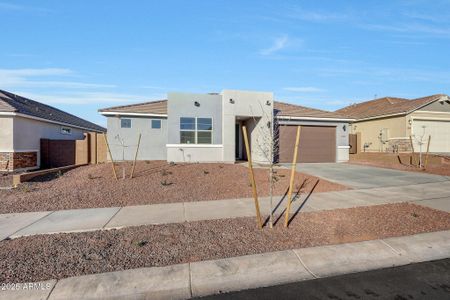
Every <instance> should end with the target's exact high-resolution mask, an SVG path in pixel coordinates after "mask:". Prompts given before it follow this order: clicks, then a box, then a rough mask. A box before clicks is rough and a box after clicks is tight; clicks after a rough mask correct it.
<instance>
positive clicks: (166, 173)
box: [161, 170, 172, 176]
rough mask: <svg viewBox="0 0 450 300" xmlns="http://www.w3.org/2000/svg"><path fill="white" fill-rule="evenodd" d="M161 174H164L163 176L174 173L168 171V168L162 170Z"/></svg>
mask: <svg viewBox="0 0 450 300" xmlns="http://www.w3.org/2000/svg"><path fill="white" fill-rule="evenodd" d="M161 175H162V176H167V175H172V172H170V171H167V170H162V171H161Z"/></svg>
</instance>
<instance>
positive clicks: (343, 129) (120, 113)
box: [99, 90, 351, 163]
mask: <svg viewBox="0 0 450 300" xmlns="http://www.w3.org/2000/svg"><path fill="white" fill-rule="evenodd" d="M273 98H274V97H273V93H270V92H249V91H237V90H224V91H222V92H221V93H210V94H192V93H169V94H168V97H167V100H159V101H152V102H146V103H140V104H133V105H125V106H117V107H110V108H105V109H101V110H99V112H100V113H101V114H102V115H104V116H106V117H107V127H108V134H107V136H108V141H109V144H110V149H111V153H112V156H113V159H114V160H132V159H133V158H134V155H135V152H136V148H137V143H138V137H139V134H141V136H142V139H141V144H140V148H139V153H138V159H139V160H167V161H169V162H227V163H233V162H235V161H237V160H245V159H246V154H245V148H244V147H245V146H244V141H243V135H242V126H244V125H245V126H246V128H247V131H248V136H249V140H250V144H251V154H252V159H253V161H255V162H257V163H267V162H269V161H270V160H272V158H271V155H272V157H273V159H275V160H276V161H278V162H290V161H292V153H293V150H294V146H295V135H296V125H301V126H302V131H301V138H300V145H299V150H300V151H299V159H298V161H299V162H344V161H347V160H348V158H349V150H348V149H349V145H348V127H349V121H351V120H350V119H349V118H347V117H344V116H342V115H341V114H339V113H333V112H327V111H323V110H318V109H312V108H307V107H303V106H298V105H293V104H287V103H281V102H277V101H274V99H273ZM272 128H273V129H274V130H272ZM272 146H273V148H272ZM271 148H272V149H274V151H272V154H271Z"/></svg>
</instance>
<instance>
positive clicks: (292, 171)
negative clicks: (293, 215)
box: [284, 126, 301, 227]
mask: <svg viewBox="0 0 450 300" xmlns="http://www.w3.org/2000/svg"><path fill="white" fill-rule="evenodd" d="M300 128H301V127H300V126H298V127H297V136H296V137H295V148H294V157H293V159H292V168H291V180H290V181H289V192H288V202H287V204H286V215H285V218H284V227H288V225H289V213H290V211H291V202H292V190H293V188H294V179H295V169H296V167H297V153H298V145H299V143H300Z"/></svg>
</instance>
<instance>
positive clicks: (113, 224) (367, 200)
mask: <svg viewBox="0 0 450 300" xmlns="http://www.w3.org/2000/svg"><path fill="white" fill-rule="evenodd" d="M260 202H261V211H262V212H263V214H266V215H268V213H269V211H270V204H269V199H268V198H267V197H266V198H261V199H260ZM398 202H412V203H416V204H420V205H424V206H428V207H431V208H435V209H439V210H444V211H447V212H450V182H449V183H448V182H445V183H444V182H436V183H426V184H415V185H408V186H394V187H387V188H372V189H361V190H347V191H341V192H327V193H312V194H311V195H309V194H302V195H300V196H299V197H298V198H297V199H296V200H295V201H294V202H293V205H292V213H295V212H299V211H302V212H305V211H321V210H331V209H338V208H350V207H358V206H370V205H378V204H388V203H398ZM285 203H286V199H285V198H283V199H281V197H274V207H275V213H276V214H281V213H283V211H284V208H285V206H286V204H285ZM254 215H255V210H254V202H253V199H251V198H246V199H230V200H215V201H199V202H185V203H170V204H154V205H141V206H128V207H121V208H120V207H113V208H91V209H75V210H61V211H54V212H29V213H16V214H3V215H0V240H3V239H5V238H8V237H10V238H16V237H20V236H27V235H35V234H50V233H59V232H81V231H92V230H101V229H112V228H122V227H127V226H137V225H151V224H153V225H155V224H168V223H182V222H190V221H200V220H212V219H226V218H236V217H252V216H254Z"/></svg>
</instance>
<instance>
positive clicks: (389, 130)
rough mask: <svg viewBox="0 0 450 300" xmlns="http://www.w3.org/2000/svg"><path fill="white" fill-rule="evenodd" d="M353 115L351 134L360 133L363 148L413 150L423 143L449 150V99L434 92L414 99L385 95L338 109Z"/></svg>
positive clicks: (441, 149)
mask: <svg viewBox="0 0 450 300" xmlns="http://www.w3.org/2000/svg"><path fill="white" fill-rule="evenodd" d="M337 112H338V113H341V114H344V115H347V116H349V117H351V118H354V119H355V121H354V122H353V124H352V130H351V133H358V132H359V133H361V145H360V147H361V150H362V151H395V150H398V151H411V146H410V145H411V143H410V136H411V137H412V140H413V144H414V147H415V150H416V151H417V150H418V149H419V144H420V143H422V147H423V151H426V146H427V142H428V137H429V136H431V142H430V152H435V153H440V152H442V153H448V152H450V98H449V96H447V95H442V94H440V95H433V96H428V97H423V98H417V99H413V100H409V99H403V98H393V97H384V98H380V99H375V100H371V101H366V102H362V103H358V104H353V105H350V106H347V107H345V108H342V109H340V110H338V111H337Z"/></svg>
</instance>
